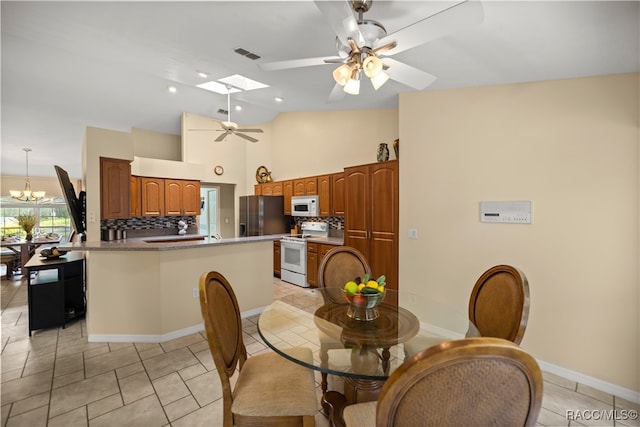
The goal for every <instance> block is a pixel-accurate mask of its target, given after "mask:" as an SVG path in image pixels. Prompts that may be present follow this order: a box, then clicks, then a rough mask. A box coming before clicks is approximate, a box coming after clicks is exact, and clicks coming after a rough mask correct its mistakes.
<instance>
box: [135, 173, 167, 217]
mask: <svg viewBox="0 0 640 427" xmlns="http://www.w3.org/2000/svg"><path fill="white" fill-rule="evenodd" d="M140 214H141V215H142V216H164V179H162V178H149V177H145V176H142V177H140Z"/></svg>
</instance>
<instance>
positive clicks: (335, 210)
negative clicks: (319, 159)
mask: <svg viewBox="0 0 640 427" xmlns="http://www.w3.org/2000/svg"><path fill="white" fill-rule="evenodd" d="M331 215H333V216H344V173H342V172H340V173H334V174H332V175H331Z"/></svg>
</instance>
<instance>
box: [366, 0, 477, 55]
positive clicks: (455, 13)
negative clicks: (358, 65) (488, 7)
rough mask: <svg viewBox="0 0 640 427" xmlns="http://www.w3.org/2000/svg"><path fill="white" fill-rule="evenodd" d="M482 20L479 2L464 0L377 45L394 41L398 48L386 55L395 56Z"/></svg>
mask: <svg viewBox="0 0 640 427" xmlns="http://www.w3.org/2000/svg"><path fill="white" fill-rule="evenodd" d="M483 19H484V11H483V9H482V4H481V3H480V1H478V0H465V1H463V2H461V3H457V4H455V5H453V6H451V7H449V8H447V9H444V10H443V11H440V12H438V13H436V14H434V15H431V16H428V17H426V18H424V19H422V20H421V21H418V22H416V23H414V24H411V25H409V26H407V27H404V28H402V29H400V30H398V31H396V32H395V33H392V34H389V35H388V36H386V37H383V38H382V39H380V41H379V43H378V44H379V45H381V46H382V45H385V44H387V43H391V42H393V41H396V42H397V43H398V46H397V47H396V48H395V49H392V50H391V51H389V52H388V53H386V55H395V54H397V53H400V52H404V51H405V50H408V49H412V48H414V47H416V46H419V45H422V44H425V43H428V42H430V41H432V40H436V39H438V38H440V37H444V36H446V35H448V34H452V33H455V32H458V31H462V30H464V29H466V28H469V27H470V26H472V25H477V24H480V23H481V22H482V21H483Z"/></svg>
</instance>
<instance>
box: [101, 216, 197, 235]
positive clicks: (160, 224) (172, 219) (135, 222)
mask: <svg viewBox="0 0 640 427" xmlns="http://www.w3.org/2000/svg"><path fill="white" fill-rule="evenodd" d="M180 220H182V221H184V222H186V223H187V226H188V227H187V233H189V234H191V233H196V232H197V230H198V223H197V217H196V216H145V217H133V218H131V219H105V220H102V221H100V230H127V236H128V237H145V236H151V235H156V236H157V235H165V234H168V235H170V234H178V221H180Z"/></svg>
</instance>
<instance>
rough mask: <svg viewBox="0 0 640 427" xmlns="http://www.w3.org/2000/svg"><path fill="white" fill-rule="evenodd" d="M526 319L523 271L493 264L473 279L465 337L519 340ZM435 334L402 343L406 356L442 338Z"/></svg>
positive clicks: (440, 340) (527, 296)
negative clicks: (474, 281)
mask: <svg viewBox="0 0 640 427" xmlns="http://www.w3.org/2000/svg"><path fill="white" fill-rule="evenodd" d="M528 319H529V282H528V280H527V277H526V276H525V275H524V273H523V272H522V271H520V270H519V269H517V268H516V267H512V266H510V265H496V266H495V267H491V268H490V269H488V270H487V271H485V272H484V273H483V274H482V275H481V276H480V277H479V278H478V280H477V281H476V284H475V285H474V287H473V289H472V291H471V297H470V298H469V321H470V322H471V323H473V326H475V328H473V327H470V328H469V331H468V332H467V338H469V337H473V336H477V335H478V333H479V334H480V336H482V337H494V338H503V339H506V340H509V341H511V342H514V343H515V344H520V342H521V341H522V338H523V336H524V331H525V329H526V328H527V321H528ZM444 340H445V338H438V337H416V338H413V339H411V340H409V341H407V342H405V343H404V353H405V359H406V358H409V357H410V356H411V355H413V354H416V353H418V352H419V351H421V350H424V349H425V348H427V347H429V346H432V345H435V344H437V343H439V342H442V341H444Z"/></svg>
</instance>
